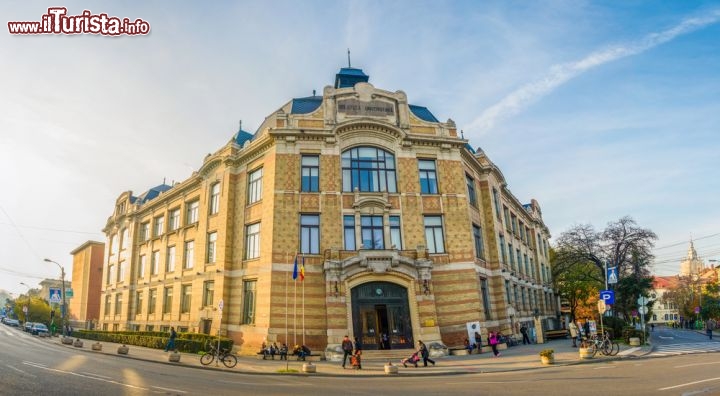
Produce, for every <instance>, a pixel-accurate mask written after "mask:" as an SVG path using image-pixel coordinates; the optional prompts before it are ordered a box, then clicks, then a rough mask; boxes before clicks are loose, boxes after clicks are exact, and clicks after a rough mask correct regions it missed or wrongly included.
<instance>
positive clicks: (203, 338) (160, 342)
mask: <svg viewBox="0 0 720 396" xmlns="http://www.w3.org/2000/svg"><path fill="white" fill-rule="evenodd" d="M73 337H76V338H82V339H86V340H94V341H105V342H114V343H117V344H125V345H137V346H142V347H147V348H155V349H163V348H165V345H167V342H168V338H169V334H168V333H166V332H161V331H100V330H75V331H73ZM217 340H218V339H217V337H213V336H210V335H207V334H198V333H178V335H177V338H175V349H177V350H178V351H180V352H188V353H198V352H200V351H206V350H207V349H208V345H209V344H210V343H213V344H216V343H217ZM232 346H233V340H231V339H229V338H221V339H220V347H221V348H225V349H232Z"/></svg>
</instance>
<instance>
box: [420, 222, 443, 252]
mask: <svg viewBox="0 0 720 396" xmlns="http://www.w3.org/2000/svg"><path fill="white" fill-rule="evenodd" d="M429 220H437V221H438V222H439V223H440V224H428V221H429ZM423 225H424V230H425V243H426V244H427V250H428V253H431V254H444V253H446V250H445V227H444V226H443V218H442V216H437V215H425V216H423ZM438 232H439V238H438ZM430 235H432V237H433V240H432V242H433V243H432V248H431V244H430V239H429V236H430ZM438 240H439V241H440V246H439V247H440V248H439V249H438V244H437V242H438Z"/></svg>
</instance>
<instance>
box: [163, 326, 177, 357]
mask: <svg viewBox="0 0 720 396" xmlns="http://www.w3.org/2000/svg"><path fill="white" fill-rule="evenodd" d="M176 337H177V333H176V332H175V328H174V327H171V328H170V338H169V339H168V343H167V345H165V352H167V351H174V350H175V338H176Z"/></svg>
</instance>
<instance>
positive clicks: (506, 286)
mask: <svg viewBox="0 0 720 396" xmlns="http://www.w3.org/2000/svg"><path fill="white" fill-rule="evenodd" d="M505 298H507V303H508V304H512V299H511V298H510V281H509V280H506V281H505Z"/></svg>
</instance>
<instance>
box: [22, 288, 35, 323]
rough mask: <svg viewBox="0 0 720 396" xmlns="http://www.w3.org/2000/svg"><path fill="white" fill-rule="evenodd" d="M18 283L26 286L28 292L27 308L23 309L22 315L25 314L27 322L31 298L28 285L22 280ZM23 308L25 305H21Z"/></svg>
mask: <svg viewBox="0 0 720 396" xmlns="http://www.w3.org/2000/svg"><path fill="white" fill-rule="evenodd" d="M20 284H21V285H22V286H25V287H27V290H28V293H27V295H28V304H27V309H23V315H25V322H27V321H28V317H29V316H30V303H31V302H32V300H31V299H30V286H28V285H26V284H25V283H24V282H20ZM23 308H25V307H23Z"/></svg>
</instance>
